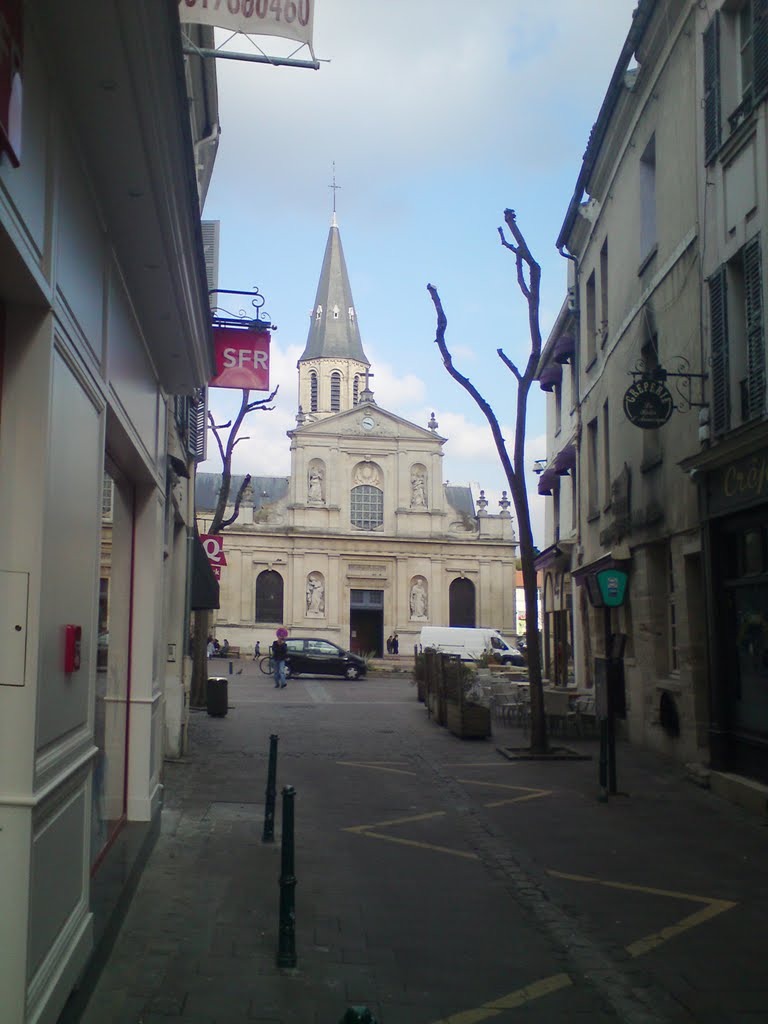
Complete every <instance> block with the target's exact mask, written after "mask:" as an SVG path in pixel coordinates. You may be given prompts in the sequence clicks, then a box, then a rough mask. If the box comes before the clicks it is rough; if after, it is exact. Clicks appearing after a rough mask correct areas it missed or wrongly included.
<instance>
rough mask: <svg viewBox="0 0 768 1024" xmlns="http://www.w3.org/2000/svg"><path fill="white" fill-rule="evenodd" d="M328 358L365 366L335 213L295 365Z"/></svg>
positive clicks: (366, 362)
mask: <svg viewBox="0 0 768 1024" xmlns="http://www.w3.org/2000/svg"><path fill="white" fill-rule="evenodd" d="M330 358H340V359H356V360H357V361H358V362H360V363H365V364H366V366H367V365H369V363H368V360H367V359H366V357H365V352H363V343H362V341H361V340H360V328H359V326H358V323H357V313H356V312H355V304H354V302H353V300H352V289H351V287H350V284H349V275H348V274H347V264H346V262H345V260H344V250H343V249H342V247H341V235H340V234H339V226H338V224H337V223H336V212H335V211H334V214H333V220H332V221H331V229H330V231H329V232H328V241H327V243H326V246H325V255H324V257H323V266H322V269H321V271H320V281H319V283H318V286H317V295H316V296H315V305H314V307H313V310H312V314H311V318H310V322H309V334H308V335H307V344H306V347H305V348H304V352H303V354H302V356H301V359H300V360H299V362H303V361H304V360H305V359H330Z"/></svg>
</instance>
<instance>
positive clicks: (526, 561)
mask: <svg viewBox="0 0 768 1024" xmlns="http://www.w3.org/2000/svg"><path fill="white" fill-rule="evenodd" d="M504 221H505V223H506V225H507V229H508V230H509V232H510V234H511V235H512V239H513V241H509V240H508V239H507V238H506V236H505V234H504V229H503V228H499V229H498V230H499V237H500V239H501V244H502V246H503V247H504V248H505V249H508V250H509V251H510V252H511V253H513V254H514V256H515V271H516V276H517V284H518V287H519V289H520V291H521V293H522V295H523V296H524V298H525V300H526V303H527V305H528V330H529V336H530V352H529V355H528V360H527V362H526V365H525V369H524V371H523V372H521V371H520V370H519V369H518V367H517V366H516V365H515V364H514V363H513V362H512V360H511V359H510V358H509V357H508V356H507V355H506V353H505V352H504V351H503V350H502V349H500V348H499V349H497V350H496V351H497V355H498V356H499V358H500V359H501V360H502V362H503V363H504V365H505V366H506V367H507V369H508V370H509V371H510V372H511V373H512V374H513V376H514V377H515V380H516V381H517V408H516V412H515V441H514V449H513V456H512V458H510V456H509V452H508V450H507V446H506V442H505V440H504V437H503V436H502V433H501V428H500V426H499V422H498V420H497V418H496V414H495V413H494V411H493V409H492V407H491V406H490V404H489V403H488V402H487V401H486V399H485V398H484V396H483V395H482V394H481V393H480V391H479V390H478V389H477V388H476V387H475V385H474V384H472V382H471V381H470V380H469V379H468V378H467V377H465V376H464V375H463V374H462V373H461V372H460V371H459V370H458V369H457V368H456V367H455V366H454V363H453V358H452V356H451V353H450V351H449V349H448V345H447V343H446V339H445V333H446V328H447V326H448V320H447V317H446V315H445V310H444V309H443V305H442V302H441V300H440V296H439V294H438V292H437V289H436V288H435V287H434V286H433V285H431V284H428V285H427V289H428V291H429V294H430V296H431V298H432V302H433V304H434V307H435V312H436V314H437V329H436V333H435V343H436V344H437V346H438V348H439V350H440V354H441V356H442V359H443V365H444V366H445V368H446V370H447V371H448V373H449V374H450V375H451V376H452V377H453V379H454V380H455V381H457V382H458V383H459V384H460V385H461V386H462V387H463V388H464V390H465V391H466V392H467V393H468V394H469V395H471V396H472V398H473V399H474V401H475V403H476V405H477V406H478V408H479V409H480V410H481V411H482V413H483V415H484V416H485V418H486V420H487V421H488V423H489V425H490V427H491V433H492V434H493V439H494V442H495V444H496V450H497V452H498V454H499V459H500V461H501V464H502V466H503V468H504V473H505V475H506V478H507V482H508V483H509V488H510V491H511V493H512V500H513V503H514V506H515V514H516V516H517V523H518V539H519V544H520V558H521V562H522V566H523V582H524V590H525V604H526V634H527V640H528V667H529V679H530V689H531V749H532V750H533V751H534V752H537V753H543V752H544V751H546V750H547V746H548V743H547V727H546V718H545V716H544V695H543V689H542V678H541V656H540V640H539V632H538V591H537V582H536V567H535V564H534V554H535V549H534V545H533V531H532V529H531V517H530V510H529V508H528V493H527V489H526V482H525V464H524V460H525V427H526V414H527V408H528V394H529V392H530V389H531V385H532V384H533V381H534V380H535V376H536V371H537V369H538V365H539V359H540V357H541V331H540V328H539V298H540V283H541V268H540V267H539V264H538V263H537V262H536V260H535V259H534V258H533V256H532V254H531V251H530V249H529V248H528V243H527V242H526V240H525V237H524V235H523V233H522V232H521V231H520V228H519V226H518V224H517V218H516V216H515V212H514V210H510V209H507V210H505V211H504ZM526 274H527V277H526Z"/></svg>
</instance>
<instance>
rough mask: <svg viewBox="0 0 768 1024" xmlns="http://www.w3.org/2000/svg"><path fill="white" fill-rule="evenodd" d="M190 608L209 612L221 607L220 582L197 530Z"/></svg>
mask: <svg viewBox="0 0 768 1024" xmlns="http://www.w3.org/2000/svg"><path fill="white" fill-rule="evenodd" d="M189 607H190V608H191V610H192V611H193V612H198V611H209V610H210V609H212V608H218V607H219V581H218V580H217V579H216V577H215V576H214V575H213V569H212V568H211V563H210V562H209V561H208V555H206V553H205V548H204V547H203V544H202V541H201V540H200V535H199V533H198V532H197V530H195V535H194V537H193V538H192V580H191V583H190V598H189Z"/></svg>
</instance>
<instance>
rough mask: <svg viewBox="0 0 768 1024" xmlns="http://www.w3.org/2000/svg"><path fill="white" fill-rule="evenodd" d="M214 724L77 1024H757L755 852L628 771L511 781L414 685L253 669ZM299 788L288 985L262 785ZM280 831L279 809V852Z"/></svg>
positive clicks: (761, 974) (179, 787)
mask: <svg viewBox="0 0 768 1024" xmlns="http://www.w3.org/2000/svg"><path fill="white" fill-rule="evenodd" d="M237 667H242V668H243V672H242V674H241V675H235V676H233V677H232V678H231V679H230V689H229V698H230V705H231V707H230V710H229V714H228V715H227V717H226V718H222V719H214V718H210V717H209V716H207V715H206V714H205V713H196V714H195V715H194V717H193V721H192V726H191V741H192V753H191V756H190V757H189V758H187V759H185V761H184V762H182V763H172V764H167V765H166V771H165V783H166V805H165V810H164V811H163V832H162V835H161V837H160V839H159V841H158V844H157V846H156V848H155V851H154V852H153V854H152V856H151V858H150V861H149V863H148V865H147V868H146V870H145V873H144V876H143V879H142V882H141V884H140V886H139V890H138V892H137V895H136V897H135V899H134V902H133V905H132V907H131V909H130V911H129V914H128V916H127V917H126V920H125V923H124V925H123V928H122V930H121V933H120V935H119V937H118V940H117V942H116V945H115V948H114V951H113V953H112V956H111V957H110V960H109V963H108V965H107V967H106V969H105V971H104V973H103V975H102V977H101V980H100V982H99V984H98V986H97V988H96V990H95V992H94V994H93V997H92V998H91V1001H90V1003H89V1006H88V1009H87V1010H86V1013H85V1015H84V1017H83V1022H84V1024H107V1022H109V1024H122V1022H125V1024H138V1022H142V1024H159V1022H164V1024H168V1022H169V1021H174V1022H189V1024H193V1022H194V1024H239V1022H244V1024H245V1022H254V1021H255V1022H261V1024H287V1022H289V1021H290V1022H298V1024H336V1022H338V1021H339V1020H340V1018H341V1017H342V1015H343V1013H344V1010H345V1009H346V1007H348V1006H351V1005H365V1006H368V1007H369V1008H370V1010H371V1012H372V1013H373V1014H374V1016H375V1017H376V1018H377V1020H378V1021H379V1022H380V1024H476V1022H480V1021H485V1020H495V1021H496V1022H498V1024H513V1022H519V1021H527V1022H530V1021H535V1022H539V1021H541V1022H551V1021H584V1022H587V1021H589V1022H590V1024H599V1022H603V1021H606V1022H607V1021H613V1022H615V1021H625V1022H628V1024H641V1022H661V1021H665V1022H678V1021H679V1022H696V1024H732V1022H733V1024H735V1022H748V1021H749V1022H757V1021H768V974H766V935H768V856H767V854H768V831H766V829H765V828H764V827H762V826H761V825H760V824H759V823H757V822H755V821H753V820H751V819H749V818H748V817H746V816H745V815H743V814H742V813H741V812H740V811H739V810H737V809H735V808H733V807H731V806H730V805H728V804H726V803H724V802H722V801H720V800H718V798H716V797H714V796H712V795H711V794H710V793H708V792H706V791H704V790H701V789H698V788H696V787H694V786H693V785H691V784H690V783H688V782H686V781H685V780H684V779H683V777H682V776H683V772H682V769H681V767H680V766H679V765H675V764H673V763H670V762H667V761H665V760H662V759H660V758H658V757H656V756H653V755H649V754H643V753H642V752H638V751H634V750H632V749H630V748H627V747H625V746H622V745H620V746H619V752H618V768H619V785H620V788H624V789H626V790H627V791H628V793H629V795H628V796H622V797H616V798H614V799H612V800H611V801H610V803H608V804H607V805H605V804H601V803H599V802H598V801H597V800H596V796H597V763H596V754H597V750H596V746H595V744H594V743H591V742H584V741H573V742H572V741H570V740H569V741H568V743H569V745H570V746H572V747H574V748H578V749H580V750H582V751H584V752H589V753H592V754H593V755H595V759H593V760H591V761H557V762H550V763H542V762H538V761H510V760H508V759H506V758H504V757H502V756H501V755H500V754H499V752H498V750H497V747H501V746H509V745H515V744H519V743H520V742H521V739H522V738H521V737H520V736H519V734H517V733H516V732H515V731H514V730H513V729H512V728H511V727H507V726H503V725H498V726H497V725H496V723H494V725H495V734H494V737H493V739H492V740H485V741H466V740H464V741H462V740H459V739H456V738H454V737H452V736H450V735H449V734H448V733H447V732H446V731H445V730H444V729H441V728H439V727H438V726H437V725H435V724H434V722H432V721H430V720H428V718H427V714H426V711H425V710H424V707H423V705H421V704H419V703H418V702H417V700H416V694H415V689H414V687H413V686H412V685H411V683H410V681H409V680H408V679H404V678H385V677H370V678H368V679H367V680H362V681H359V682H355V683H352V682H346V681H341V680H334V679H304V678H302V679H300V680H295V681H292V682H290V683H289V685H288V688H287V689H285V690H276V689H274V688H273V686H272V684H271V681H270V680H269V679H267V678H266V677H264V676H261V675H260V674H258V673H257V672H256V670H255V668H254V666H253V664H252V663H245V664H244V665H242V666H237ZM271 733H276V734H277V735H279V737H280V740H279V766H278V786H279V787H282V786H285V785H289V784H290V785H292V786H295V788H296V792H297V797H296V846H297V849H296V875H297V878H298V885H297V889H296V949H297V956H298V965H297V968H296V969H295V970H279V969H278V968H277V967H276V965H275V952H276V946H277V916H278V876H279V873H280V848H279V846H280V844H279V842H277V843H275V844H274V845H272V846H270V845H265V844H263V843H262V842H261V834H262V827H263V812H264V791H265V782H266V762H267V754H268V749H269V736H270V734H271ZM279 828H280V814H279V807H278V827H277V837H278V840H279Z"/></svg>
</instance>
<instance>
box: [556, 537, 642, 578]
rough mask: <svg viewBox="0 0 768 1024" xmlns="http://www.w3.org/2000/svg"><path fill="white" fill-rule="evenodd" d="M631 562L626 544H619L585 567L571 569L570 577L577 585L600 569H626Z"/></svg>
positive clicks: (630, 554)
mask: <svg viewBox="0 0 768 1024" xmlns="http://www.w3.org/2000/svg"><path fill="white" fill-rule="evenodd" d="M631 561H632V552H631V551H630V550H629V546H628V545H627V544H619V545H618V546H617V547H615V548H614V549H613V550H612V551H608V552H606V554H604V555H601V556H600V558H596V559H595V560H594V561H593V562H589V563H588V564H587V565H580V566H579V567H578V568H577V569H571V576H573V578H574V579H575V580H576V582H577V583H578V584H579V585H582V584H583V583H584V580H585V577H587V576H594V575H595V574H596V573H598V572H600V571H601V570H602V569H626V568H627V565H628V563H630V562H631Z"/></svg>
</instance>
